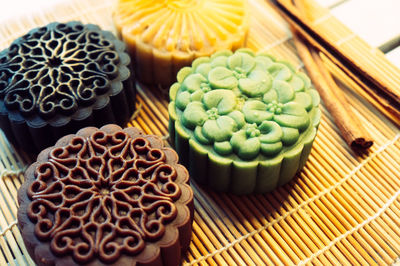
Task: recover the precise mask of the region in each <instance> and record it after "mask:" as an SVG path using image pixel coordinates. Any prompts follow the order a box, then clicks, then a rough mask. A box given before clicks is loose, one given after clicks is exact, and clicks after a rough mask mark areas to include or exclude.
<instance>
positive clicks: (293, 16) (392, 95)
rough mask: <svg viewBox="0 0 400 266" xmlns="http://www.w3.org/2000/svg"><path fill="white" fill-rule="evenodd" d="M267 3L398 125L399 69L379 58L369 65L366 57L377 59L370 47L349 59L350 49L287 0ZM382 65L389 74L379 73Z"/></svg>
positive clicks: (399, 116) (399, 99) (399, 114)
mask: <svg viewBox="0 0 400 266" xmlns="http://www.w3.org/2000/svg"><path fill="white" fill-rule="evenodd" d="M271 2H272V3H273V4H274V6H275V7H276V8H277V10H278V11H279V12H280V13H281V14H282V16H283V17H284V18H285V19H286V20H287V21H288V22H289V23H290V25H291V26H292V27H293V28H294V29H295V30H296V31H298V32H299V33H300V34H301V35H302V36H303V37H304V38H305V39H307V41H308V42H309V43H310V44H311V45H313V46H315V47H316V48H317V50H319V51H321V52H322V53H323V54H324V55H326V57H327V58H329V60H331V61H332V62H333V63H335V64H336V65H337V66H338V67H339V68H340V69H342V70H343V71H344V72H345V73H346V74H347V75H348V76H349V77H350V78H351V79H352V80H353V81H355V82H356V83H357V84H358V85H359V86H360V87H361V88H362V89H363V90H364V91H365V93H366V94H367V95H368V96H369V97H370V98H372V99H374V101H371V104H373V105H375V106H376V107H377V109H378V110H379V109H382V108H384V109H385V110H387V112H385V113H384V114H385V115H386V116H387V117H388V118H390V119H391V120H392V121H393V122H395V123H396V124H397V125H400V71H399V70H398V69H396V68H395V67H394V66H393V65H392V64H391V63H390V62H389V61H388V60H384V59H382V58H381V57H379V58H378V59H377V61H379V62H380V63H381V65H375V64H371V62H370V61H368V60H370V58H377V56H376V55H375V54H374V53H373V52H372V48H371V51H367V52H366V54H365V60H364V61H357V60H353V59H352V55H353V54H352V51H351V50H349V49H342V48H341V47H340V45H337V44H336V43H334V42H333V41H332V40H330V39H329V36H327V34H326V33H324V32H322V31H321V30H319V29H318V28H317V27H315V25H313V24H312V23H310V22H309V20H307V19H306V18H305V16H304V15H302V14H301V13H300V12H299V11H298V10H297V8H296V7H295V6H294V5H293V3H292V2H291V1H290V0H271ZM366 62H367V63H368V64H367V63H366ZM385 67H388V68H390V69H391V75H390V76H389V75H382V74H381V69H380V68H385ZM395 81H398V82H395Z"/></svg>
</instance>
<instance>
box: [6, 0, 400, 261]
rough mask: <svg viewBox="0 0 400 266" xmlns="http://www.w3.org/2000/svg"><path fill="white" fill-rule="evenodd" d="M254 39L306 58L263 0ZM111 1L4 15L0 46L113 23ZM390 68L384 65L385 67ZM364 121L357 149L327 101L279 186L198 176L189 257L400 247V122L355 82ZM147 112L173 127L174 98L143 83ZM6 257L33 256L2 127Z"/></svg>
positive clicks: (18, 160)
mask: <svg viewBox="0 0 400 266" xmlns="http://www.w3.org/2000/svg"><path fill="white" fill-rule="evenodd" d="M249 2H250V5H251V9H252V12H251V14H252V16H251V29H250V34H249V40H248V47H250V48H252V49H254V50H262V51H265V52H269V53H271V54H273V55H275V56H276V57H278V58H285V59H287V60H289V61H291V62H292V63H293V64H295V65H296V66H298V67H299V68H301V67H302V64H301V62H300V60H299V59H298V57H297V55H296V52H295V49H294V46H293V44H292V41H291V35H290V32H289V29H288V27H287V25H286V23H285V22H284V21H283V20H282V19H281V18H280V17H279V16H278V15H277V13H275V11H274V10H273V8H272V7H271V6H269V5H268V4H267V3H266V2H265V1H264V0H249ZM111 6H112V2H110V1H107V0H73V1H69V2H68V3H65V4H61V5H59V6H57V8H54V9H49V10H47V11H43V12H41V13H39V14H33V15H32V16H25V17H22V18H19V19H16V20H13V21H8V22H6V23H4V24H3V25H0V49H3V48H5V47H7V46H8V45H9V43H10V42H11V41H12V40H13V39H15V38H16V37H18V36H20V35H22V34H24V33H26V32H27V31H28V30H29V29H31V28H33V27H36V26H40V25H44V24H47V23H49V22H51V21H60V22H65V21H69V20H81V21H82V22H85V23H96V24H99V25H100V26H101V27H103V28H104V29H108V30H113V26H112V20H111ZM382 71H385V70H384V69H383V70H382ZM347 96H348V99H349V102H350V104H351V106H349V108H351V109H353V111H354V112H355V114H356V115H357V117H358V118H359V119H360V121H361V122H362V123H363V124H364V125H365V127H366V128H367V130H368V131H369V132H370V133H371V135H372V136H373V137H374V139H375V144H374V146H373V147H372V149H371V152H370V154H369V155H368V156H367V155H364V156H361V157H360V156H357V155H356V154H354V153H353V152H352V151H351V150H350V149H349V148H348V147H347V146H346V144H345V142H344V141H343V139H341V137H340V135H339V132H338V129H337V127H336V126H335V125H334V124H333V122H332V118H331V116H330V115H329V114H328V113H327V111H326V109H325V107H324V106H323V104H322V105H321V109H322V121H321V124H320V127H319V131H318V134H317V137H316V139H315V142H314V146H313V149H312V152H311V155H310V157H309V160H308V161H307V164H306V166H305V168H304V170H303V171H302V172H300V173H299V174H297V176H296V177H295V178H294V180H293V181H291V182H290V183H289V184H287V185H285V186H283V187H280V188H278V189H276V190H275V191H273V192H272V193H268V194H262V195H252V196H242V197H238V196H232V195H227V194H221V193H214V192H212V191H208V190H207V189H205V188H202V187H200V186H199V185H197V184H196V183H194V182H192V187H193V189H194V191H195V209H196V210H195V215H194V222H193V235H192V242H191V244H190V247H189V250H188V252H187V253H186V254H185V256H184V264H187V265H197V264H200V265H208V264H210V265H215V264H221V265H235V264H239V265H244V264H248V265H254V264H257V265H263V264H270V265H272V264H274V265H283V264H285V265H286V264H288V265H291V264H298V265H303V264H317V265H330V264H334V265H337V264H353V265H358V264H363V265H365V264H371V265H374V264H381V265H388V264H392V263H394V262H395V261H396V260H397V259H398V258H399V256H400V177H399V176H400V140H399V137H400V131H399V129H398V128H396V127H395V126H394V125H393V124H392V123H391V122H390V121H388V120H387V119H386V118H385V117H383V116H382V115H381V114H380V113H378V112H377V111H376V110H375V109H374V108H373V107H372V106H370V105H369V104H368V103H367V102H366V101H364V100H363V99H360V98H359V97H357V95H355V94H354V93H352V92H351V91H348V94H347ZM136 103H137V107H138V110H139V112H138V114H137V116H136V117H135V119H134V120H132V121H131V122H130V123H129V124H128V126H136V127H139V128H142V129H143V130H144V131H145V132H146V133H148V134H157V135H162V136H167V134H168V112H167V102H166V101H165V100H161V99H158V98H157V97H155V96H154V94H153V93H151V92H150V91H149V90H147V89H146V88H144V87H143V86H141V85H138V93H137V99H136ZM0 149H1V152H0V175H1V178H0V265H7V264H9V265H33V262H32V260H31V259H30V257H29V255H28V253H27V251H26V249H25V247H24V244H23V240H22V237H21V234H20V232H19V230H18V227H17V226H16V213H17V204H16V201H17V190H18V188H19V187H20V185H21V182H23V175H22V172H23V169H24V168H25V167H26V165H27V164H28V163H29V158H27V157H26V156H24V154H23V153H22V152H19V153H18V152H17V151H16V150H15V149H14V148H13V147H12V146H11V145H10V144H9V143H8V141H7V140H6V139H5V137H4V135H3V134H0Z"/></svg>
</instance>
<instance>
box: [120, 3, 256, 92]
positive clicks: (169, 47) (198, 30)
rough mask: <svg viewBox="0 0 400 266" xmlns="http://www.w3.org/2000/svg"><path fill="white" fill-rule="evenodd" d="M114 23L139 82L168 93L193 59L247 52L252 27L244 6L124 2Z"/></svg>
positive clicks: (236, 4) (244, 4) (235, 4)
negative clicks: (166, 89) (224, 51)
mask: <svg viewBox="0 0 400 266" xmlns="http://www.w3.org/2000/svg"><path fill="white" fill-rule="evenodd" d="M114 22H115V24H116V27H117V30H118V32H119V33H120V35H121V37H122V39H123V40H124V41H125V43H126V44H127V46H128V50H129V52H130V54H131V56H132V58H134V60H135V63H136V65H135V66H136V73H137V76H138V78H139V79H140V80H141V81H143V82H145V83H149V84H160V85H162V86H164V87H165V86H170V85H171V84H172V83H173V82H174V81H175V77H176V73H177V72H178V70H179V69H180V68H181V67H183V66H187V65H190V63H191V62H192V60H194V59H195V58H198V57H200V56H209V55H211V54H212V53H214V52H216V51H218V50H221V49H230V50H235V49H237V48H239V47H241V46H243V45H244V43H245V40H246V35H247V31H248V27H249V25H248V24H249V23H248V7H247V1H246V0H232V1H225V0H163V1H155V0H120V1H119V2H118V5H117V8H116V10H115V12H114Z"/></svg>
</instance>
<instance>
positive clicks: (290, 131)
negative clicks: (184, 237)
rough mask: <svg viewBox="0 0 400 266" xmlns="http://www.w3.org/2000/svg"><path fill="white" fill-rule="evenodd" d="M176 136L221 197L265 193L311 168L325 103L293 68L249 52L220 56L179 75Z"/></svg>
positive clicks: (173, 93) (173, 113) (194, 168)
mask: <svg viewBox="0 0 400 266" xmlns="http://www.w3.org/2000/svg"><path fill="white" fill-rule="evenodd" d="M177 79H178V82H176V83H175V84H173V85H172V87H171V89H170V104H169V108H168V111H169V116H170V126H169V129H170V136H171V140H172V141H173V142H174V145H175V148H176V150H177V152H178V154H179V156H180V158H181V160H182V161H183V163H184V164H185V165H187V167H188V168H189V172H190V174H191V176H192V177H193V178H194V179H195V180H196V181H198V182H199V183H201V184H206V185H208V186H210V187H211V188H213V189H215V190H218V191H225V192H231V193H235V194H249V193H253V192H255V193H264V192H267V191H270V190H272V189H274V188H275V187H277V186H279V185H282V184H285V183H287V182H288V181H289V180H290V179H292V178H293V176H294V175H295V174H296V172H298V171H299V170H301V168H302V167H303V166H304V164H305V162H306V160H307V157H308V155H309V153H310V150H311V146H312V143H313V140H314V138H315V135H316V132H317V128H318V125H319V121H320V110H319V107H318V105H319V95H318V92H317V91H316V90H315V89H313V88H312V87H311V83H310V80H309V78H308V77H307V76H306V75H305V74H303V73H300V72H297V71H296V70H295V69H294V68H293V66H292V65H290V64H289V63H287V62H284V61H277V60H275V59H274V58H273V57H271V56H270V55H267V54H264V53H259V54H257V55H256V54H254V53H253V52H252V51H251V50H249V49H239V50H237V51H236V52H235V53H232V52H231V51H220V52H217V53H215V54H213V55H212V56H211V57H203V58H198V59H196V60H195V61H194V62H193V64H192V66H191V67H185V68H183V69H182V70H180V71H179V73H178V76H177Z"/></svg>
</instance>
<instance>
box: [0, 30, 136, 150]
mask: <svg viewBox="0 0 400 266" xmlns="http://www.w3.org/2000/svg"><path fill="white" fill-rule="evenodd" d="M124 50H125V46H124V44H123V43H122V42H120V41H118V40H117V39H116V38H115V37H114V36H113V35H112V34H111V32H107V31H102V30H100V28H99V27H97V26H95V25H83V24H81V23H79V22H70V23H51V24H49V25H47V26H44V27H41V28H37V29H33V30H31V31H30V32H28V33H27V34H25V35H24V36H22V37H20V38H18V39H17V40H15V41H14V42H13V43H12V44H11V45H10V47H9V48H7V49H5V50H3V51H1V52H0V115H1V116H2V117H1V119H0V122H1V123H2V128H3V126H4V128H7V129H6V133H9V134H7V135H16V138H17V141H18V142H21V143H20V144H23V143H24V139H29V138H30V137H32V141H33V142H34V145H35V144H36V145H37V149H40V148H43V147H45V146H46V145H47V146H48V145H49V144H50V141H49V140H53V141H55V138H54V137H53V136H51V133H54V132H55V131H54V132H48V133H47V135H46V136H47V137H46V138H43V137H42V138H41V139H38V138H36V137H35V136H32V134H31V136H29V135H28V134H27V133H24V132H22V131H23V130H22V129H21V130H20V129H18V127H22V128H25V129H26V132H28V133H29V131H30V129H31V130H32V131H38V130H40V129H44V128H48V130H51V129H52V128H54V127H56V128H57V130H58V131H60V129H61V128H62V127H68V124H69V123H70V121H71V120H75V121H82V123H83V124H82V125H81V126H85V125H86V124H85V122H87V123H90V122H89V121H87V120H88V119H92V120H93V117H92V116H93V113H99V114H100V113H102V114H104V112H105V111H107V112H109V114H108V115H105V116H104V118H102V119H99V121H103V120H104V119H106V121H105V122H118V123H123V122H126V120H127V118H128V116H129V114H130V113H131V112H132V111H133V104H132V102H133V99H132V98H131V97H133V96H134V89H133V85H132V81H131V80H130V78H129V77H130V59H129V56H128V55H127V54H126V53H125V52H124ZM114 98H115V99H116V98H120V99H118V100H121V98H128V99H125V100H123V101H122V102H120V103H119V104H120V106H121V107H118V106H112V105H113V104H112V103H110V100H111V102H114V101H115V100H113V99H114ZM106 109H107V110H106ZM110 109H111V110H110ZM110 111H111V112H110ZM6 116H7V117H6ZM112 116H114V117H112ZM97 117H101V116H99V115H97ZM6 119H8V120H9V124H10V125H7V123H8V122H7V121H6ZM94 120H96V121H97V119H94ZM15 124H25V125H27V127H24V126H21V125H18V126H17V125H15ZM92 124H93V125H95V123H94V121H93V122H92ZM12 131H14V132H12ZM15 131H16V132H15ZM42 131H47V130H42ZM61 131H63V130H62V129H61ZM11 133H14V134H11ZM42 133H43V132H42ZM63 133H64V134H65V133H70V132H68V130H66V132H63ZM33 134H37V132H34V133H33ZM39 135H40V134H39ZM50 136H51V137H50ZM55 137H57V136H55ZM46 141H47V143H48V144H44V143H46ZM53 144H54V143H53ZM34 145H33V147H34ZM21 146H25V145H21Z"/></svg>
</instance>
